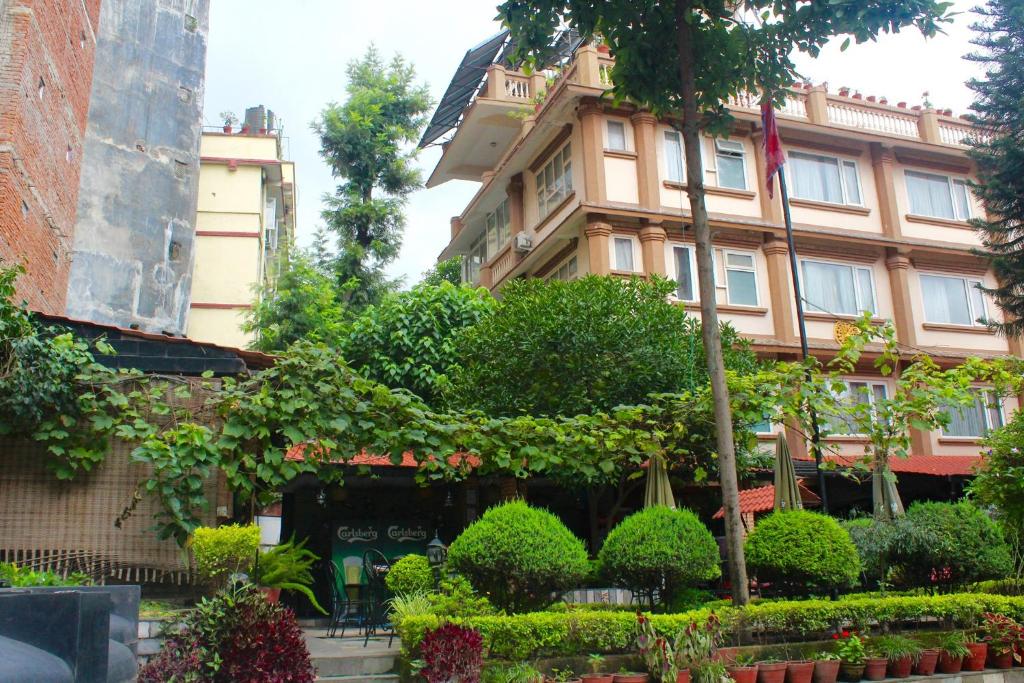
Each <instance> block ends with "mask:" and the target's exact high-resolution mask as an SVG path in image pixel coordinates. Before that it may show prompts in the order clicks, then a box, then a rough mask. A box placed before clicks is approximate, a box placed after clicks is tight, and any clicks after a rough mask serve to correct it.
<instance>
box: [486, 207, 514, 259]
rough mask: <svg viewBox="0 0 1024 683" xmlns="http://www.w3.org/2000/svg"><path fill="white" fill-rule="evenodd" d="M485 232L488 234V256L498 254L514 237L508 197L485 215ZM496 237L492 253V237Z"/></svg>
mask: <svg viewBox="0 0 1024 683" xmlns="http://www.w3.org/2000/svg"><path fill="white" fill-rule="evenodd" d="M484 232H485V233H486V234H487V244H488V247H487V251H488V256H493V255H494V254H497V253H498V252H499V251H501V249H502V248H503V247H504V246H505V245H506V244H508V241H509V240H510V239H512V225H511V223H510V221H509V214H508V197H506V198H505V199H503V200H501V203H500V204H498V206H496V207H495V208H494V210H493V211H490V212H488V213H487V215H486V216H485V217H484ZM492 235H493V237H494V240H493V241H494V252H493V254H492V253H491V248H490V244H491V241H492V240H491V237H492Z"/></svg>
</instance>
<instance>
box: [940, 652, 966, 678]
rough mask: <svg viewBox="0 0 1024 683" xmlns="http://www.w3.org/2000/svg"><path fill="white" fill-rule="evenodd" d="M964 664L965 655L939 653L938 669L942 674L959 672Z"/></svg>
mask: <svg viewBox="0 0 1024 683" xmlns="http://www.w3.org/2000/svg"><path fill="white" fill-rule="evenodd" d="M963 666H964V658H963V657H950V656H949V655H948V654H946V653H945V652H940V653H939V664H938V669H939V673H940V674H958V673H960V669H962V668H963Z"/></svg>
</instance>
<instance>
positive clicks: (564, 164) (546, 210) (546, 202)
mask: <svg viewBox="0 0 1024 683" xmlns="http://www.w3.org/2000/svg"><path fill="white" fill-rule="evenodd" d="M548 178H550V184H549V183H548V180H547V179H548ZM536 180H537V210H538V212H539V213H540V217H541V218H545V217H546V216H547V215H548V214H550V213H551V211H552V210H554V209H555V208H556V207H557V206H558V205H559V204H561V203H562V202H563V201H565V198H566V197H568V196H569V195H570V194H572V191H573V179H572V143H569V142H567V143H565V145H563V146H562V148H561V149H559V150H558V151H557V152H555V153H554V154H552V155H551V158H550V159H548V160H547V162H545V163H544V165H543V166H542V167H541V169H540V170H539V171H537V174H536Z"/></svg>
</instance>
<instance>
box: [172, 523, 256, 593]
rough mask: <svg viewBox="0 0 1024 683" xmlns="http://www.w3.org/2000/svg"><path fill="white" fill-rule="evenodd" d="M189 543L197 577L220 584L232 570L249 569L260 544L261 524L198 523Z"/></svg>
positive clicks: (250, 569) (247, 571)
mask: <svg viewBox="0 0 1024 683" xmlns="http://www.w3.org/2000/svg"><path fill="white" fill-rule="evenodd" d="M189 547H190V548H191V549H192V556H193V557H194V558H195V561H196V571H197V572H198V574H199V577H200V578H201V579H203V580H204V581H208V582H210V583H212V584H214V585H217V586H222V585H223V584H224V583H225V582H226V581H227V580H228V577H229V576H231V574H234V573H237V572H244V573H246V574H249V573H251V572H252V565H253V561H254V560H255V559H256V553H257V552H259V548H260V528H259V527H258V526H256V525H255V524H250V525H248V526H241V525H238V524H225V525H224V526H219V527H216V528H213V527H199V528H198V529H196V530H195V531H194V532H193V534H192V538H191V539H189Z"/></svg>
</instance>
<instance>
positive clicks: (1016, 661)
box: [1013, 645, 1024, 666]
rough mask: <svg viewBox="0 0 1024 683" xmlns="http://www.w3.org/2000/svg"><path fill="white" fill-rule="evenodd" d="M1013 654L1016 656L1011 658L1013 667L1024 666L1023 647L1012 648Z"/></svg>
mask: <svg viewBox="0 0 1024 683" xmlns="http://www.w3.org/2000/svg"><path fill="white" fill-rule="evenodd" d="M1014 652H1016V653H1017V656H1016V657H1014V658H1013V665H1014V666H1024V645H1018V646H1017V647H1015V648H1014Z"/></svg>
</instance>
